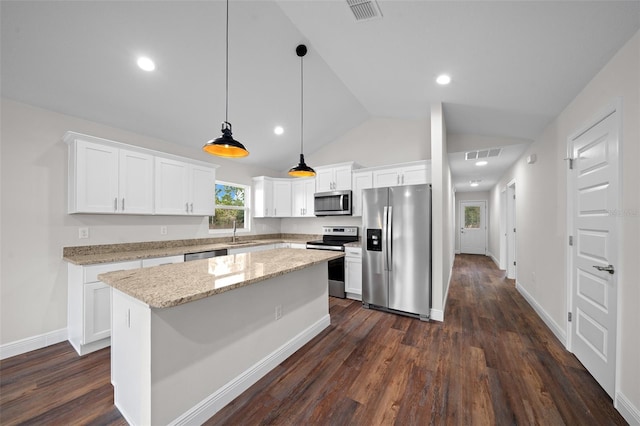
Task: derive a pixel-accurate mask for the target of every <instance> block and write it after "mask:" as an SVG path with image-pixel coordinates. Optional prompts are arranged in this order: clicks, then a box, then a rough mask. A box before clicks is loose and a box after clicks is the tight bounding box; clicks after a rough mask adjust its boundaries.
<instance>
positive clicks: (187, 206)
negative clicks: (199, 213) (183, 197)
mask: <svg viewBox="0 0 640 426" xmlns="http://www.w3.org/2000/svg"><path fill="white" fill-rule="evenodd" d="M184 208H185V210H186V211H187V213H189V203H184Z"/></svg>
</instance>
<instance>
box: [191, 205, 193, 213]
mask: <svg viewBox="0 0 640 426" xmlns="http://www.w3.org/2000/svg"><path fill="white" fill-rule="evenodd" d="M191 213H193V203H191Z"/></svg>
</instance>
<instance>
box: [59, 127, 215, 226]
mask: <svg viewBox="0 0 640 426" xmlns="http://www.w3.org/2000/svg"><path fill="white" fill-rule="evenodd" d="M64 141H65V142H67V143H68V144H69V165H68V166H69V179H68V181H69V187H68V212H69V213H111V214H113V213H116V214H171V215H201V216H209V215H213V214H214V207H215V176H216V174H215V173H216V172H215V170H216V167H218V166H216V165H214V164H208V163H204V162H199V161H196V160H189V159H186V158H182V157H177V156H172V155H170V154H164V153H161V152H157V151H152V150H148V149H144V148H139V147H135V146H131V145H126V144H122V143H119V142H114V141H110V140H107V139H101V138H97V137H94V136H88V135H82V134H80V133H75V132H67V133H66V134H65V136H64Z"/></svg>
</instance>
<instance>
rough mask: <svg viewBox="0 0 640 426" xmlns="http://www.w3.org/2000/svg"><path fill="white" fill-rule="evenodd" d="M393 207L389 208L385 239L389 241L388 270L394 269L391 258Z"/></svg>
mask: <svg viewBox="0 0 640 426" xmlns="http://www.w3.org/2000/svg"><path fill="white" fill-rule="evenodd" d="M392 223H393V207H391V206H389V209H388V210H387V235H386V236H385V239H386V241H387V270H389V271H391V270H393V262H391V259H393V252H392V250H393V245H392V244H391V237H392V236H393V225H392Z"/></svg>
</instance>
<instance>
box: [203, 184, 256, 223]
mask: <svg viewBox="0 0 640 426" xmlns="http://www.w3.org/2000/svg"><path fill="white" fill-rule="evenodd" d="M250 194H251V188H250V187H248V186H245V185H240V184H237V183H230V182H221V181H217V182H216V215H215V216H209V230H210V231H216V230H231V229H233V222H234V221H235V222H236V229H238V230H241V229H246V230H248V229H250V220H249V200H250V198H249V197H250ZM245 218H246V220H245Z"/></svg>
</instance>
